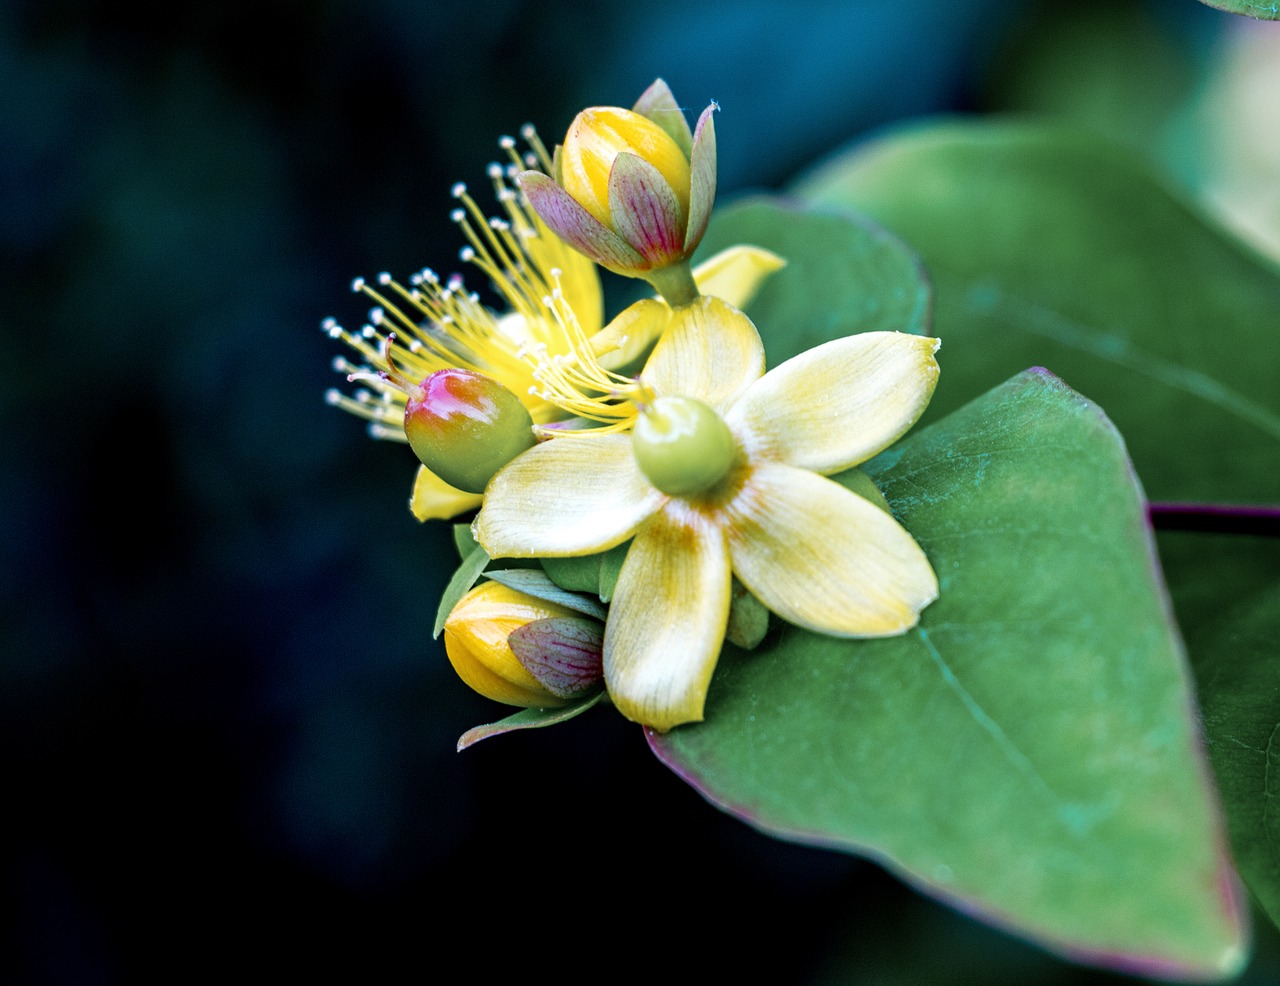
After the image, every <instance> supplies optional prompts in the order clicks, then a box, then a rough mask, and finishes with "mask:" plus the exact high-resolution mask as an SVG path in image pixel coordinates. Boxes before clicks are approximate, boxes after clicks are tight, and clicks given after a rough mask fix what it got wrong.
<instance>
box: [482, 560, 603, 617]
mask: <svg viewBox="0 0 1280 986" xmlns="http://www.w3.org/2000/svg"><path fill="white" fill-rule="evenodd" d="M485 577H486V578H489V579H492V580H493V581H494V582H501V583H502V584H503V585H505V586H506V587H507V588H508V589H515V590H516V591H517V592H523V593H524V594H525V595H528V596H533V597H534V598H536V599H543V600H545V601H546V602H549V603H555V604H556V605H557V606H563V607H564V608H565V609H571V610H573V611H574V612H575V613H583V614H585V615H587V616H590V617H594V618H595V619H597V620H603V619H604V618H605V617H606V616H608V615H609V611H608V610H607V609H606V608H605V607H604V606H602V605H600V603H598V602H597V601H596V600H595V598H594V597H592V596H584V595H581V594H580V593H577V592H570V591H569V590H567V589H562V588H561V587H560V586H558V585H557V584H556V583H554V582H552V581H551V579H550V578H548V577H547V575H546V573H545V572H542V571H539V570H538V569H536V568H506V569H498V570H496V571H490V572H486V573H485Z"/></svg>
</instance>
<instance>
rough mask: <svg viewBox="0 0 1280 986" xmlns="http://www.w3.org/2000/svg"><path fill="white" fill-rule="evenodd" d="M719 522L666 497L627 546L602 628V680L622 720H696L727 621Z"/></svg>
mask: <svg viewBox="0 0 1280 986" xmlns="http://www.w3.org/2000/svg"><path fill="white" fill-rule="evenodd" d="M730 581H731V573H730V570H729V553H728V551H727V550H726V547H725V539H724V534H723V532H722V531H721V530H720V528H719V526H718V525H717V524H716V523H714V522H713V521H711V520H709V519H707V518H706V517H705V516H703V515H700V514H697V513H694V512H693V511H690V510H688V509H686V508H685V507H684V505H683V504H681V503H680V502H679V501H671V502H670V503H669V504H668V505H667V507H666V508H665V509H664V510H662V511H661V512H659V513H658V514H657V515H656V516H655V517H654V518H653V520H651V521H650V522H649V523H648V524H646V525H645V526H644V527H642V528H641V529H640V533H639V534H637V535H636V539H635V541H633V542H632V543H631V548H630V550H629V551H628V552H627V560H626V562H624V563H623V566H622V572H621V574H620V575H619V576H618V587H617V590H616V591H615V593H614V596H613V602H612V603H611V604H610V607H609V622H608V623H607V624H606V625H605V632H604V679H605V685H606V687H607V688H608V690H609V697H610V698H611V699H612V700H613V704H614V705H616V706H617V707H618V710H619V711H620V712H621V713H622V714H623V715H625V716H626V717H627V718H628V719H634V720H635V721H636V722H642V723H644V724H645V725H648V726H652V727H653V728H655V729H659V730H663V731H665V730H668V729H670V728H671V727H673V726H678V725H680V724H681V723H682V722H698V721H700V720H701V719H702V708H703V705H704V704H705V703H706V698H707V685H708V684H709V683H710V681H711V673H712V672H713V671H714V670H715V667H716V661H717V660H718V659H719V657H720V648H721V645H722V643H723V641H724V632H725V624H726V622H727V621H728V619H729V586H730Z"/></svg>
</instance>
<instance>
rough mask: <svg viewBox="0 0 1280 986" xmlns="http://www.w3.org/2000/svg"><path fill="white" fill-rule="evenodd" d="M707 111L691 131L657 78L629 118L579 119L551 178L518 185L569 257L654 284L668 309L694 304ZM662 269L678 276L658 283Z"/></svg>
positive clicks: (711, 192)
mask: <svg viewBox="0 0 1280 986" xmlns="http://www.w3.org/2000/svg"><path fill="white" fill-rule="evenodd" d="M714 109H715V104H714V103H713V104H712V105H711V106H708V107H707V108H706V110H704V111H703V113H702V116H701V117H699V119H698V125H697V128H696V130H694V131H690V130H689V124H688V123H687V122H686V121H685V118H684V113H683V111H681V109H680V106H679V104H678V103H677V102H676V100H675V97H674V96H673V95H672V94H671V90H670V89H669V88H667V85H666V83H665V82H663V81H662V80H661V79H659V80H658V81H657V82H655V83H654V84H653V85H652V86H650V87H649V88H648V89H647V90H646V91H645V92H644V94H643V95H642V96H641V97H640V99H639V100H638V101H637V102H636V104H635V106H633V107H632V108H631V109H629V110H625V109H622V108H620V107H617V106H595V107H591V108H590V109H586V110H583V111H582V112H581V113H579V114H578V115H577V117H575V118H574V121H573V123H572V124H571V125H570V127H569V131H568V133H567V134H566V136H565V140H564V144H563V145H562V146H561V147H560V148H559V151H558V153H557V155H556V160H555V167H554V169H553V170H554V171H555V175H554V176H552V175H545V174H542V173H541V172H538V171H526V172H525V173H524V174H522V175H521V176H520V187H521V189H522V190H523V191H524V193H525V196H526V197H527V198H528V200H529V204H530V206H531V207H532V208H533V209H534V211H535V212H537V213H538V216H539V217H540V218H541V219H542V221H543V222H544V223H546V224H547V226H548V227H550V229H551V230H552V231H553V232H554V233H555V234H556V235H557V236H558V237H560V239H562V240H564V241H565V242H566V243H568V244H569V245H570V246H572V247H573V248H574V249H576V250H578V251H579V252H581V253H584V254H586V255H587V256H588V257H590V258H591V259H592V260H594V261H595V262H596V263H598V264H600V265H601V266H602V267H606V268H608V269H609V270H612V271H614V272H616V273H619V274H626V275H629V276H633V277H643V278H645V279H647V280H649V281H651V283H653V284H654V286H655V287H657V288H658V290H659V291H661V292H662V293H663V295H664V296H666V297H667V299H668V300H669V301H671V302H672V303H673V304H676V303H679V304H683V303H686V302H687V301H689V300H692V297H696V289H695V288H693V283H692V278H691V277H689V276H687V275H688V270H687V264H688V259H689V257H690V256H692V255H693V251H694V249H695V248H696V247H697V245H698V243H699V242H700V241H701V240H702V234H703V233H704V232H706V228H707V220H708V219H709V218H710V215H711V206H712V203H713V202H714V201H715V192H716V141H715V127H714V126H713V124H712V122H711V115H712V112H713V110H714ZM668 268H677V269H683V273H682V274H681V276H679V277H678V278H676V277H673V276H672V275H668V276H666V277H665V278H664V277H663V276H662V272H663V271H664V270H666V269H668ZM689 291H693V292H694V293H693V295H692V296H690V297H686V294H687V293H688V292H689ZM673 295H676V296H678V297H673Z"/></svg>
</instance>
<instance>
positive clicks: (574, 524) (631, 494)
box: [472, 434, 665, 558]
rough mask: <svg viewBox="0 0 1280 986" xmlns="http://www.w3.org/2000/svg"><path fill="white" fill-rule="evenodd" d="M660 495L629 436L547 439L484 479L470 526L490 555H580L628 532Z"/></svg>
mask: <svg viewBox="0 0 1280 986" xmlns="http://www.w3.org/2000/svg"><path fill="white" fill-rule="evenodd" d="M664 499H665V497H664V496H663V495H662V494H661V493H659V492H658V491H657V490H656V489H654V488H653V486H651V485H650V484H649V481H648V480H647V479H645V478H644V476H643V475H641V473H640V469H639V467H638V466H637V465H636V462H635V457H634V456H633V455H632V454H631V436H630V435H626V434H615V435H600V436H597V437H590V438H588V437H578V436H569V437H564V438H554V439H552V440H551V441H549V442H544V443H543V444H541V445H535V446H534V447H533V448H531V449H529V451H527V452H525V453H524V454H523V455H520V456H517V457H516V458H515V459H513V460H512V461H511V462H510V463H509V464H508V465H507V466H506V467H505V468H503V469H501V470H500V471H499V472H498V474H497V475H496V476H494V477H493V479H492V480H490V481H489V486H488V488H487V489H486V490H485V492H484V507H483V509H481V511H480V513H479V515H478V516H477V517H476V520H475V523H474V524H473V525H472V531H473V532H474V533H475V536H476V540H477V541H479V542H480V544H481V546H482V547H483V548H484V550H485V551H487V552H488V553H489V556H490V557H491V558H532V557H551V558H564V557H569V556H572V555H587V554H593V553H594V552H597V551H604V550H605V549H606V548H612V547H613V546H614V545H615V544H620V543H622V542H623V541H625V540H626V539H627V538H629V537H631V535H632V534H633V533H635V529H636V528H637V527H639V526H640V524H641V523H643V522H644V521H645V520H646V519H647V518H648V517H649V516H650V515H651V514H652V513H653V512H654V511H655V510H657V509H658V507H659V506H661V505H662V502H663V500H664Z"/></svg>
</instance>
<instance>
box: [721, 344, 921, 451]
mask: <svg viewBox="0 0 1280 986" xmlns="http://www.w3.org/2000/svg"><path fill="white" fill-rule="evenodd" d="M940 344H941V343H940V342H939V340H937V339H931V338H928V337H927V336H914V335H908V334H906V333H904V332H864V333H862V334H860V335H853V336H846V337H845V338H843V339H836V340H834V341H832V342H828V343H824V344H823V345H821V346H817V347H815V348H813V349H810V350H809V351H808V352H804V353H801V354H800V355H799V356H796V357H794V358H793V359H789V360H787V361H786V362H785V363H783V364H782V365H781V366H777V367H774V368H773V369H772V370H770V371H769V372H768V373H767V374H765V376H764V377H763V378H761V379H760V380H759V381H758V382H757V383H755V384H753V385H752V386H751V387H750V388H749V389H748V390H747V392H746V393H744V394H743V395H742V399H741V400H739V401H738V403H737V404H735V405H734V407H733V409H732V410H731V411H730V412H729V413H728V414H727V415H726V416H725V420H726V421H727V422H728V424H729V427H730V428H731V429H733V431H734V432H735V434H737V435H738V437H739V439H740V440H741V441H742V443H743V447H744V448H745V449H746V450H747V453H748V454H749V455H751V456H753V457H760V458H765V459H773V460H776V461H779V462H786V463H789V464H791V465H793V466H800V467H801V468H804V469H812V470H813V471H815V472H820V473H831V472H839V471H841V470H843V469H848V468H849V467H850V466H855V465H857V464H858V463H859V462H865V461H866V460H867V459H869V458H871V457H872V456H873V455H875V454H876V453H877V452H880V451H882V450H883V449H885V448H888V446H890V445H892V444H893V443H894V442H895V441H897V440H898V439H899V438H900V437H901V436H902V435H903V434H904V433H905V432H906V431H907V429H908V428H910V427H911V426H912V425H913V424H915V421H916V419H917V418H919V417H920V415H921V414H922V413H923V412H924V409H925V407H926V406H927V405H928V403H929V398H930V397H931V396H933V388H934V386H935V385H936V384H937V382H938V363H937V361H936V360H935V359H934V358H933V354H934V352H936V351H937V348H938V346H939V345H940Z"/></svg>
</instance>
